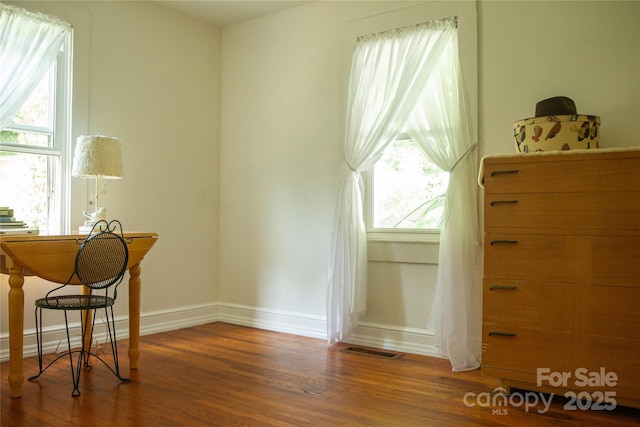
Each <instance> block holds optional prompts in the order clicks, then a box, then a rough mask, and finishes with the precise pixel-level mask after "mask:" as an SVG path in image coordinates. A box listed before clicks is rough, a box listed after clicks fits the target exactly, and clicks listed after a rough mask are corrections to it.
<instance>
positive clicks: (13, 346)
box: [0, 233, 158, 398]
mask: <svg viewBox="0 0 640 427" xmlns="http://www.w3.org/2000/svg"><path fill="white" fill-rule="evenodd" d="M83 237H84V236H83V235H79V234H77V233H72V234H64V235H49V234H39V235H3V236H0V249H1V251H0V252H1V253H2V255H3V256H2V258H3V263H2V264H3V265H2V272H3V273H8V274H9V286H10V289H9V378H8V379H9V385H10V386H11V397H13V398H16V397H21V396H22V384H23V382H24V370H23V366H22V356H23V342H24V340H23V333H24V290H23V289H22V286H23V285H24V276H38V277H41V278H43V279H45V280H48V281H50V282H55V283H65V282H66V281H67V279H68V278H69V275H71V273H72V272H73V269H74V262H75V256H76V253H77V251H78V248H79V245H78V243H77V240H78V239H82V238H83ZM124 237H125V238H126V239H127V240H129V241H130V243H129V263H128V265H127V270H129V276H130V278H129V351H128V355H129V361H130V367H131V369H137V368H138V358H139V356H140V350H139V342H140V284H141V280H140V272H141V268H140V262H141V261H142V259H143V258H144V256H145V255H146V254H147V252H148V251H149V249H151V247H152V246H153V245H154V244H155V242H156V240H157V239H158V235H157V234H156V233H124ZM5 264H6V266H5ZM76 284H79V283H77V282H76Z"/></svg>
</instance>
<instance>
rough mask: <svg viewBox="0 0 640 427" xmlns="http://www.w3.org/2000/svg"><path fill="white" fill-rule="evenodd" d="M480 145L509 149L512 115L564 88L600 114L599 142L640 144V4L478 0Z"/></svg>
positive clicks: (530, 111) (586, 110) (580, 105)
mask: <svg viewBox="0 0 640 427" xmlns="http://www.w3.org/2000/svg"><path fill="white" fill-rule="evenodd" d="M478 17H479V31H480V34H479V38H480V46H479V48H480V64H479V65H480V82H481V83H480V102H481V105H480V142H481V147H480V148H481V152H482V153H483V154H487V153H502V152H510V151H513V138H512V135H513V134H512V127H511V125H512V124H513V122H515V121H518V120H520V119H524V118H527V117H532V116H534V115H535V114H534V113H535V104H536V102H538V101H540V100H543V99H546V98H548V97H551V96H557V95H566V96H568V97H570V98H571V99H573V100H574V101H575V103H576V107H577V110H578V113H580V114H592V115H597V116H600V118H601V136H600V145H601V147H627V146H634V145H640V121H639V120H638V117H639V114H640V26H639V25H638V22H640V3H639V2H636V1H620V2H617V1H553V2H551V1H549V2H543V1H530V2H525V1H481V2H480V4H479V8H478Z"/></svg>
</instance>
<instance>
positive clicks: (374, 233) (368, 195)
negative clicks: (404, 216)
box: [362, 133, 441, 242]
mask: <svg viewBox="0 0 640 427" xmlns="http://www.w3.org/2000/svg"><path fill="white" fill-rule="evenodd" d="M406 139H412V138H411V137H410V136H409V135H408V134H407V133H401V134H399V135H398V136H397V137H396V140H406ZM362 180H363V183H364V195H363V197H364V204H363V211H364V212H363V213H364V223H365V226H366V229H367V239H368V240H376V241H414V240H419V241H427V242H437V241H440V231H441V230H440V229H439V228H377V227H374V226H373V219H374V202H373V189H374V187H375V180H374V168H373V167H371V168H369V169H367V170H366V171H364V172H362Z"/></svg>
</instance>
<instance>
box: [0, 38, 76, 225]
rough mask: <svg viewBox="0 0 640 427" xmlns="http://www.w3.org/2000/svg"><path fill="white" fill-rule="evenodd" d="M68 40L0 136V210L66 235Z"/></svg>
mask: <svg viewBox="0 0 640 427" xmlns="http://www.w3.org/2000/svg"><path fill="white" fill-rule="evenodd" d="M70 112H71V36H68V37H67V40H66V41H65V43H64V44H63V47H62V49H61V51H60V53H59V54H58V56H57V59H56V61H55V62H54V63H53V64H52V66H51V67H50V69H49V71H48V72H47V74H46V75H45V76H44V78H43V79H42V81H41V82H40V83H39V85H38V86H37V87H36V89H35V90H34V91H33V93H32V94H31V96H30V97H29V98H28V99H27V101H26V102H25V103H24V104H23V105H22V107H21V108H20V111H19V112H18V113H17V114H16V115H15V117H14V118H13V119H12V122H11V123H10V124H9V125H8V126H6V127H5V128H4V129H2V131H1V132H0V206H9V207H10V208H12V209H13V210H14V217H15V219H16V220H18V221H23V222H25V223H26V224H27V225H28V226H37V227H39V228H41V229H49V230H59V231H66V230H67V229H68V223H69V212H68V211H69V209H68V206H69V179H68V176H69V174H68V173H67V170H68V163H69V161H68V158H69V151H70V140H71V129H70Z"/></svg>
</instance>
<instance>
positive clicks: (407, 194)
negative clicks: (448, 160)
mask: <svg viewBox="0 0 640 427" xmlns="http://www.w3.org/2000/svg"><path fill="white" fill-rule="evenodd" d="M448 183H449V174H448V173H446V172H444V171H442V170H440V169H438V168H437V167H436V166H435V165H433V164H432V163H431V162H430V161H429V160H428V159H427V157H426V156H425V154H424V152H423V151H422V149H421V148H420V147H419V146H418V144H417V143H416V142H415V141H413V140H412V139H411V138H410V137H409V136H408V135H407V134H401V135H400V136H398V138H396V140H395V141H394V142H392V143H391V144H390V145H389V146H388V147H387V148H386V149H385V151H384V153H383V155H382V157H381V158H380V160H378V161H377V162H376V164H375V165H374V166H373V167H372V168H371V169H370V170H369V171H367V172H366V173H365V193H366V207H365V212H366V215H365V221H366V223H367V229H368V230H369V231H392V230H396V231H405V232H407V231H423V232H429V231H431V232H436V231H438V230H439V229H440V228H441V223H442V214H443V209H444V196H445V193H446V191H447V185H448Z"/></svg>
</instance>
